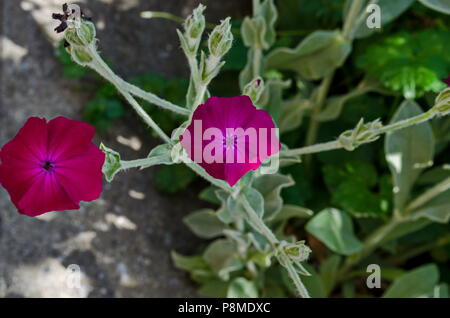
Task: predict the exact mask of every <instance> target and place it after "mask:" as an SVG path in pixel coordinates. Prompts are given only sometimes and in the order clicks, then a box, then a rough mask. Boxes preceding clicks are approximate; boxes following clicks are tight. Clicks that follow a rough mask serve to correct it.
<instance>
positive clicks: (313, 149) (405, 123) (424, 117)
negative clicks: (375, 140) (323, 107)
mask: <svg viewBox="0 0 450 318" xmlns="http://www.w3.org/2000/svg"><path fill="white" fill-rule="evenodd" d="M436 115H437V113H436V112H435V111H434V110H433V109H430V110H429V111H427V112H426V113H423V114H420V115H417V116H414V117H411V118H407V119H404V120H401V121H398V122H396V123H393V124H390V125H387V126H383V127H381V128H379V129H377V130H375V131H374V134H376V135H381V134H385V133H389V132H393V131H396V130H400V129H404V128H407V127H410V126H414V125H418V124H421V123H423V122H426V121H428V120H430V119H433V118H434V117H435V116H436ZM341 148H343V146H342V145H341V144H340V143H339V141H337V140H335V141H329V142H325V143H321V144H316V145H312V146H307V147H302V148H294V149H289V150H285V151H283V152H282V153H281V155H294V156H295V155H304V154H311V153H317V152H322V151H329V150H335V149H341Z"/></svg>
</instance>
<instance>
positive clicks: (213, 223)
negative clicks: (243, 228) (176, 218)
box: [183, 209, 225, 239]
mask: <svg viewBox="0 0 450 318" xmlns="http://www.w3.org/2000/svg"><path fill="white" fill-rule="evenodd" d="M183 222H184V223H185V224H186V225H187V226H188V227H189V228H190V229H191V230H192V232H194V233H195V234H196V235H197V236H199V237H201V238H204V239H211V238H215V237H217V236H220V235H222V234H223V230H224V229H225V225H224V224H223V223H222V222H221V221H220V220H219V218H218V217H217V215H216V213H215V211H214V210H211V209H203V210H199V211H195V212H193V213H191V214H189V215H188V216H185V217H184V218H183Z"/></svg>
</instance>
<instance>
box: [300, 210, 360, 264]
mask: <svg viewBox="0 0 450 318" xmlns="http://www.w3.org/2000/svg"><path fill="white" fill-rule="evenodd" d="M306 230H307V231H308V232H309V233H311V234H312V235H314V236H315V237H316V238H318V239H319V240H320V241H321V242H322V243H324V244H325V245H326V246H327V247H328V248H329V249H331V250H332V251H334V252H336V253H338V254H342V255H350V254H353V253H356V252H358V251H359V250H360V249H361V248H362V247H363V245H362V243H361V242H360V241H359V240H358V238H357V237H356V236H355V233H354V231H353V223H352V219H351V218H350V216H349V215H348V214H347V213H345V212H342V211H340V210H337V209H333V208H328V209H325V210H322V211H321V212H319V213H318V214H316V215H315V216H314V217H313V218H312V219H311V220H309V222H308V223H307V224H306Z"/></svg>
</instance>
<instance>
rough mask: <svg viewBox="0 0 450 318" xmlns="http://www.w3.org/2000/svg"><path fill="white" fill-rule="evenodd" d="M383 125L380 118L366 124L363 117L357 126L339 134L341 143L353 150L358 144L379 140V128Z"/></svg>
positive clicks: (345, 147)
mask: <svg viewBox="0 0 450 318" xmlns="http://www.w3.org/2000/svg"><path fill="white" fill-rule="evenodd" d="M381 127H383V124H382V123H381V122H380V120H379V119H377V120H375V121H373V122H370V123H367V124H364V119H361V120H360V121H359V122H358V124H357V125H356V127H355V128H354V129H352V130H347V131H345V132H343V133H342V134H341V135H340V136H339V139H338V140H339V143H340V144H341V145H342V147H343V148H344V149H345V150H348V151H353V150H355V149H356V148H357V147H358V146H360V145H362V144H366V143H369V142H372V141H375V140H377V139H378V138H379V137H380V136H379V134H378V132H377V130H378V129H380V128H381Z"/></svg>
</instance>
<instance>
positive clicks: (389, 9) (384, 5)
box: [346, 0, 414, 39]
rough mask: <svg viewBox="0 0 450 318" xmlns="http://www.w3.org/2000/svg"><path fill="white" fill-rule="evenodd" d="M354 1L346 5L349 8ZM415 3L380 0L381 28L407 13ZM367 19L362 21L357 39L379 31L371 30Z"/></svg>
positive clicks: (408, 0) (405, 0) (400, 0)
mask: <svg viewBox="0 0 450 318" xmlns="http://www.w3.org/2000/svg"><path fill="white" fill-rule="evenodd" d="M352 1H353V0H348V1H347V4H346V7H347V8H348V4H349V3H351V2H352ZM367 3H368V1H367ZM413 3H414V0H395V1H392V0H378V1H377V2H376V4H377V5H378V6H379V7H380V14H381V21H380V22H381V26H384V25H386V24H388V23H390V22H392V21H393V20H395V19H396V18H397V17H398V16H400V15H401V14H402V13H403V12H405V11H406V10H407V9H408V8H409V7H410V6H411V5H412V4H413ZM364 8H366V6H364ZM369 15H370V13H369ZM366 19H367V18H366ZM366 19H364V20H363V21H362V23H361V24H360V25H359V28H358V29H357V30H356V33H355V38H357V39H361V38H364V37H367V36H369V35H371V34H372V33H373V32H375V31H376V30H377V29H370V28H369V27H368V26H367V23H366Z"/></svg>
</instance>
